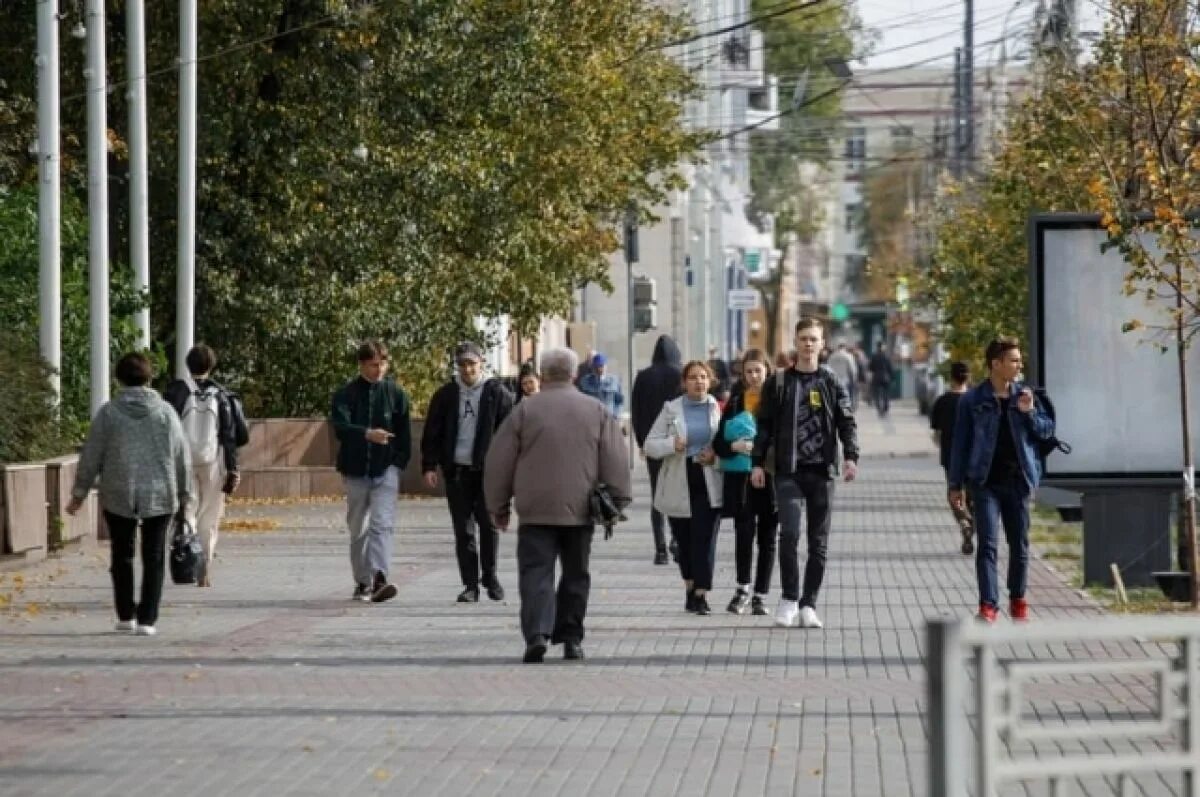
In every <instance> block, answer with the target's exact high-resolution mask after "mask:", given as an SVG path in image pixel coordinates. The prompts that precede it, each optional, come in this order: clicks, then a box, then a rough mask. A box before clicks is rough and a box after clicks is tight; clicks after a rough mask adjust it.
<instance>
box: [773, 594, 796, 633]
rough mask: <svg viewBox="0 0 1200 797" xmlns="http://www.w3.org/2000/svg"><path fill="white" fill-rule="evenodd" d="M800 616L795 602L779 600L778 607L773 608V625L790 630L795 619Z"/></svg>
mask: <svg viewBox="0 0 1200 797" xmlns="http://www.w3.org/2000/svg"><path fill="white" fill-rule="evenodd" d="M799 614H800V609H799V608H798V606H797V604H796V601H789V600H781V601H780V602H779V605H778V606H776V607H775V625H778V626H781V627H783V628H791V627H792V626H794V625H795V624H796V617H797V616H798V615H799Z"/></svg>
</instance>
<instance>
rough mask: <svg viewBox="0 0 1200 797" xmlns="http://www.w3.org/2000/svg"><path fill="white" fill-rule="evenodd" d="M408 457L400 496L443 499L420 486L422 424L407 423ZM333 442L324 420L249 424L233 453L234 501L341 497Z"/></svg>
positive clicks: (329, 427)
mask: <svg viewBox="0 0 1200 797" xmlns="http://www.w3.org/2000/svg"><path fill="white" fill-rule="evenodd" d="M411 429H412V439H413V458H412V461H411V462H410V463H409V466H408V467H407V468H406V469H405V471H404V475H403V477H402V478H401V482H400V491H401V492H402V493H405V494H408V495H425V496H428V495H444V492H442V490H441V488H440V486H439V489H438V490H436V491H432V490H429V489H428V488H426V487H425V485H424V484H423V483H422V481H421V458H420V453H419V449H420V443H421V433H422V432H423V431H424V429H425V422H424V421H423V420H421V419H414V420H413V421H412V422H411ZM337 452H338V441H337V438H336V437H335V436H334V434H333V426H332V425H331V424H330V423H329V421H328V420H327V419H325V418H266V419H263V420H254V421H251V422H250V442H249V443H248V444H247V445H246V446H245V447H243V448H242V449H240V450H239V452H238V467H239V468H240V469H241V472H242V484H241V486H240V487H238V491H237V494H236V495H237V497H238V498H307V497H310V496H328V495H341V494H342V493H343V492H344V490H343V488H342V477H341V475H340V474H338V473H337V471H336V470H335V469H334V465H335V464H336V462H337Z"/></svg>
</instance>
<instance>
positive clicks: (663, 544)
mask: <svg viewBox="0 0 1200 797" xmlns="http://www.w3.org/2000/svg"><path fill="white" fill-rule="evenodd" d="M646 470H647V471H648V472H649V473H650V528H651V529H652V530H653V531H654V550H655V551H656V552H658V553H666V552H667V536H666V531H665V528H664V527H665V526H666V523H665V522H664V520H663V513H662V512H659V511H658V510H657V509H655V508H654V493H655V492H657V490H658V472H659V471H660V470H662V460H661V459H650V458H649V457H647V458H646Z"/></svg>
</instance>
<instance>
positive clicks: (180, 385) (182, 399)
mask: <svg viewBox="0 0 1200 797" xmlns="http://www.w3.org/2000/svg"><path fill="white" fill-rule="evenodd" d="M196 387H198V388H200V389H201V390H205V389H207V388H209V387H216V388H217V442H218V443H220V446H221V453H222V456H223V458H224V460H225V471H226V472H227V473H237V469H238V455H237V440H236V437H235V435H234V431H233V410H232V409H231V408H230V406H229V394H228V393H227V392H226V390H225V388H224V387H222V386H221V385H220V384H219V383H217V382H215V381H213V380H212V379H198V380H196ZM190 395H191V390H190V389H189V388H188V385H187V382H185V381H183V380H182V379H175V380H173V381H172V382H171V383H170V384H168V385H167V389H166V390H164V391H163V399H165V400H166V402H167V403H168V404H170V405H171V406H172V407H174V408H175V412H177V413H178V414H179V417H180V418H182V417H183V409H184V407H185V406H186V405H187V400H188V397H189V396H190Z"/></svg>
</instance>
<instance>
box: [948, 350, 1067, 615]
mask: <svg viewBox="0 0 1200 797" xmlns="http://www.w3.org/2000/svg"><path fill="white" fill-rule="evenodd" d="M986 357H987V363H988V378H987V380H985V381H984V382H982V383H980V384H979V385H977V386H975V387H974V388H972V389H971V390H969V391H968V392H967V394H966V395H965V396H963V397H962V399H961V400H960V401H959V403H958V417H957V419H956V421H955V424H954V445H953V449H952V451H951V454H950V474H949V487H950V495H949V499H950V504H951V506H954V507H955V508H956V509H960V510H961V509H962V507H963V506H964V504H965V501H964V498H965V495H964V492H963V491H964V489H966V490H969V491H970V494H971V499H972V503H973V508H972V511H973V514H974V521H975V533H976V536H977V538H978V548H977V550H976V552H975V574H976V578H977V579H978V581H979V615H978V617H979V619H980V620H983V621H986V622H989V623H990V622H995V620H996V615H997V607H998V606H999V602H1000V598H999V586H998V584H997V577H996V576H997V574H996V549H997V546H998V537H999V529H998V523H997V521H1002V522H1003V524H1004V536H1005V537H1006V538H1007V539H1008V552H1009V557H1008V596H1009V614H1010V615H1011V617H1012V619H1014V620H1026V619H1028V617H1029V604H1028V603H1027V601H1026V600H1025V585H1026V581H1027V576H1028V571H1029V497H1030V495H1032V493H1033V491H1034V490H1035V489H1036V488H1037V486H1038V481H1039V480H1040V479H1041V476H1042V473H1041V463H1040V461H1039V459H1038V451H1037V441H1039V440H1046V439H1049V438H1050V437H1052V436H1053V435H1054V420H1053V419H1052V418H1050V416H1049V415H1047V414H1046V411H1045V409H1044V408H1043V407H1042V406H1041V404H1040V403H1039V402H1038V401H1037V399H1036V398H1035V396H1034V394H1033V391H1032V390H1031V389H1030V388H1029V387H1028V386H1026V385H1024V384H1023V383H1021V382H1019V381H1017V377H1018V376H1019V375H1020V373H1021V366H1022V361H1021V349H1020V343H1019V342H1018V341H1017V340H1016V338H1009V337H999V338H996V339H995V340H993V341H992V342H991V343H990V344H989V345H988V347H987V352H986Z"/></svg>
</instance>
